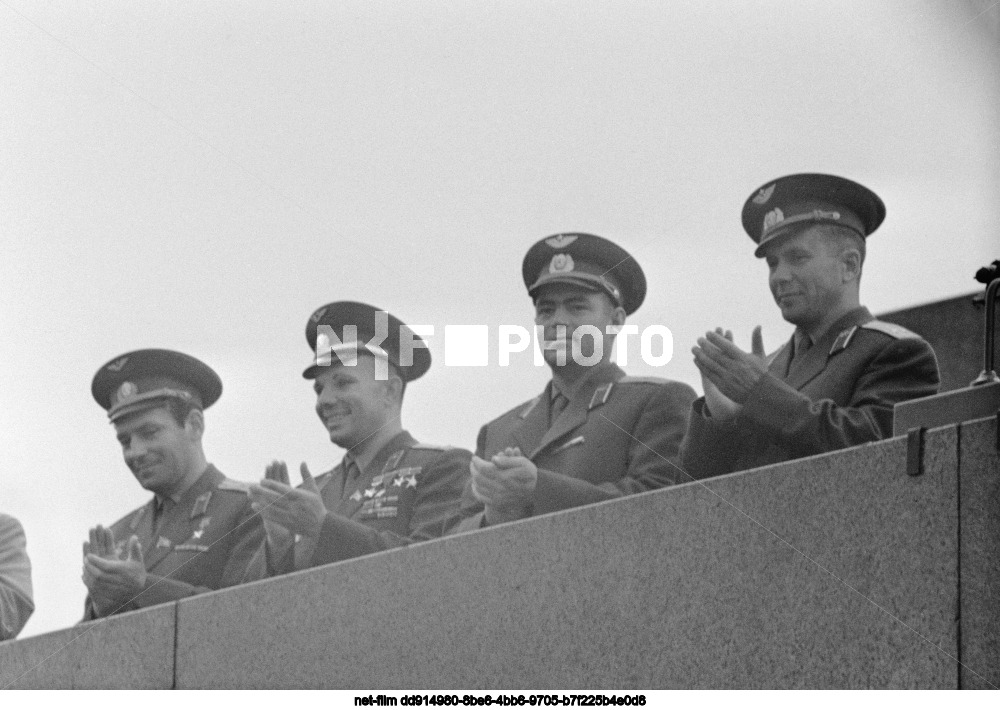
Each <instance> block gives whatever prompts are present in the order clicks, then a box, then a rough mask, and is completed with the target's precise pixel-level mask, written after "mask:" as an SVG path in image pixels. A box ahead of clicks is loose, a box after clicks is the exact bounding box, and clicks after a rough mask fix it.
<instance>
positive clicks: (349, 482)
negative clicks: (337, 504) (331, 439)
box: [340, 454, 361, 500]
mask: <svg viewBox="0 0 1000 710" xmlns="http://www.w3.org/2000/svg"><path fill="white" fill-rule="evenodd" d="M360 477H361V468H360V467H359V466H358V462H357V461H355V460H354V457H353V456H351V455H350V454H344V482H343V485H342V486H341V488H340V499H341V500H344V498H345V497H346V496H347V493H348V491H350V492H351V493H354V489H355V483H356V482H357V480H358V479H359V478H360Z"/></svg>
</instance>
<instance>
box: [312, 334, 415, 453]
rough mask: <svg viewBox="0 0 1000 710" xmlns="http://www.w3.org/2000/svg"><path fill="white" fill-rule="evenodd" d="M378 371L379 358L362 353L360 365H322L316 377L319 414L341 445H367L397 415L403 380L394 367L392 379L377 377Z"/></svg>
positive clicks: (350, 447)
mask: <svg viewBox="0 0 1000 710" xmlns="http://www.w3.org/2000/svg"><path fill="white" fill-rule="evenodd" d="M377 372H378V363H376V361H375V358H373V357H372V356H370V355H366V354H362V353H359V354H358V358H357V364H356V365H353V366H350V367H347V366H344V365H341V364H339V363H335V364H331V365H330V366H324V367H321V368H319V371H318V372H317V374H316V379H315V380H314V381H313V389H314V390H315V392H316V414H318V415H319V418H320V421H322V422H323V425H324V426H325V427H326V430H327V432H328V433H329V434H330V441H332V442H333V443H335V444H337V445H338V446H341V447H343V448H345V449H354V448H356V447H357V448H362V449H363V448H364V442H366V441H368V440H371V439H375V438H376V435H377V433H378V432H379V430H381V429H382V428H383V427H385V426H386V424H388V423H389V422H391V421H392V420H393V418H394V417H395V416H396V415H397V413H398V409H399V392H400V389H401V384H402V381H401V380H400V379H399V376H398V375H397V374H396V373H395V372H393V370H392V368H390V370H389V379H388V380H386V379H381V380H379V379H376V374H377Z"/></svg>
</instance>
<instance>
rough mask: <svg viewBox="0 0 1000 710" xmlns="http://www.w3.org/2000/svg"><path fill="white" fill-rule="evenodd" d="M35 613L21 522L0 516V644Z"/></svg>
mask: <svg viewBox="0 0 1000 710" xmlns="http://www.w3.org/2000/svg"><path fill="white" fill-rule="evenodd" d="M34 610H35V602H34V599H33V597H32V593H31V561H30V560H29V559H28V551H27V549H26V546H25V540H24V528H22V527H21V523H19V522H18V521H17V519H16V518H13V517H11V516H9V515H5V514H4V513H0V641H6V640H7V639H12V638H15V637H16V636H17V635H18V634H19V633H21V629H23V628H24V625H25V624H26V623H28V617H30V616H31V613H32V612H33V611H34Z"/></svg>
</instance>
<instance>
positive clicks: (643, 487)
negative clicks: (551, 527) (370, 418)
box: [459, 362, 696, 530]
mask: <svg viewBox="0 0 1000 710" xmlns="http://www.w3.org/2000/svg"><path fill="white" fill-rule="evenodd" d="M695 396H696V395H695V392H694V390H693V389H691V388H690V387H688V386H687V385H686V384H684V383H682V382H673V381H671V380H665V379H660V378H654V377H627V376H626V375H625V373H624V372H623V371H622V370H621V368H619V367H618V366H617V365H615V364H613V363H610V362H609V363H602V364H600V365H595V366H594V367H593V368H591V370H590V371H589V372H588V373H587V375H586V377H585V378H584V379H583V380H582V381H580V382H579V383H578V384H577V386H576V387H575V389H574V391H573V393H572V396H571V397H570V401H569V404H568V405H567V407H566V409H565V410H563V412H562V413H561V414H560V415H559V417H558V418H557V419H556V420H555V421H554V422H552V426H551V427H550V426H549V407H550V405H551V401H552V383H551V382H550V383H549V384H548V385H546V387H545V390H544V391H543V392H542V394H541V395H539V396H538V397H535V398H534V399H532V400H530V401H528V402H525V403H523V404H520V405H518V406H517V407H515V408H514V409H512V410H510V411H509V412H507V413H505V414H503V415H501V416H500V417H498V418H496V419H494V420H493V421H491V422H489V423H488V424H486V425H485V426H483V427H482V429H480V430H479V438H478V441H477V443H476V456H479V457H480V458H485V459H489V458H490V457H492V456H493V455H494V454H496V453H498V452H499V451H502V450H504V449H505V448H507V447H511V446H516V447H519V448H520V450H521V453H522V454H524V455H525V456H527V457H528V458H529V459H531V461H532V462H533V463H534V464H535V465H536V466H537V467H538V482H537V484H536V486H535V493H534V498H533V501H532V512H533V514H541V513H548V512H552V511H555V510H563V509H565V508H572V507H575V506H578V505H586V504H587V503H594V502H597V501H601V500H607V499H609V498H615V497H618V496H622V495H628V494H631V493H641V492H643V491H649V490H653V489H655V488H662V487H664V486H669V485H672V484H674V483H678V482H679V481H681V480H684V479H683V478H682V476H681V475H680V468H679V462H678V451H679V448H680V443H681V439H682V438H683V436H684V430H685V428H686V426H687V418H688V412H689V411H690V408H691V402H692V401H693V400H694V399H695ZM464 500H465V505H464V506H463V517H464V518H465V520H463V522H462V524H461V526H460V527H459V530H468V529H473V528H476V527H479V526H480V525H481V524H482V512H481V511H482V509H483V506H482V505H481V504H479V503H477V502H475V500H474V498H473V497H472V494H471V489H469V490H467V491H466V495H465V498H464Z"/></svg>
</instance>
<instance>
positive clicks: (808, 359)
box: [772, 307, 872, 390]
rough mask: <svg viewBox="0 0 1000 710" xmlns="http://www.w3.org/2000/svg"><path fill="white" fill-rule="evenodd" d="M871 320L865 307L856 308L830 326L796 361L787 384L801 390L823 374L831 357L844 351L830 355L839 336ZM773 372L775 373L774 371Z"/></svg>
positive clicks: (788, 348) (786, 349) (786, 348)
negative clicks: (803, 355) (847, 329)
mask: <svg viewBox="0 0 1000 710" xmlns="http://www.w3.org/2000/svg"><path fill="white" fill-rule="evenodd" d="M871 319H872V315H871V313H869V312H868V309H867V308H864V307H861V308H855V309H854V310H853V311H850V312H849V313H847V314H846V315H844V317H842V318H841V319H840V320H838V321H837V322H836V323H834V324H833V325H831V326H830V328H829V329H828V330H827V331H826V332H825V333H824V334H823V337H822V338H820V339H819V342H817V343H815V344H814V345H813V346H812V347H811V348H810V349H809V351H808V352H807V353H806V354H805V357H803V358H802V359H801V360H798V361H796V362H795V363H794V364H793V365H792V368H791V370H790V371H789V373H788V377H787V378H786V380H785V382H787V383H788V384H789V385H790V386H791V387H794V388H795V389H797V390H801V389H802V388H803V387H805V386H806V385H807V384H809V382H810V381H811V380H812V379H813V378H815V377H816V376H817V375H818V374H819V373H821V372H823V370H824V369H825V368H826V364H827V362H828V361H829V359H830V358H831V357H835V356H836V355H837V354H838V353H839V352H842V350H838V351H837V352H835V353H833V354H832V355H831V354H830V350H831V349H832V348H833V344H834V342H835V341H836V340H837V336H839V335H840V333H841V331H843V330H844V329H845V328H850V327H851V326H854V325H860V324H862V323H867V322H868V321H870V320H871ZM784 350H785V352H786V353H788V352H789V351H790V350H791V347H789V346H788V345H786V346H785V348H784ZM786 357H787V355H786ZM772 372H774V370H772Z"/></svg>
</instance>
